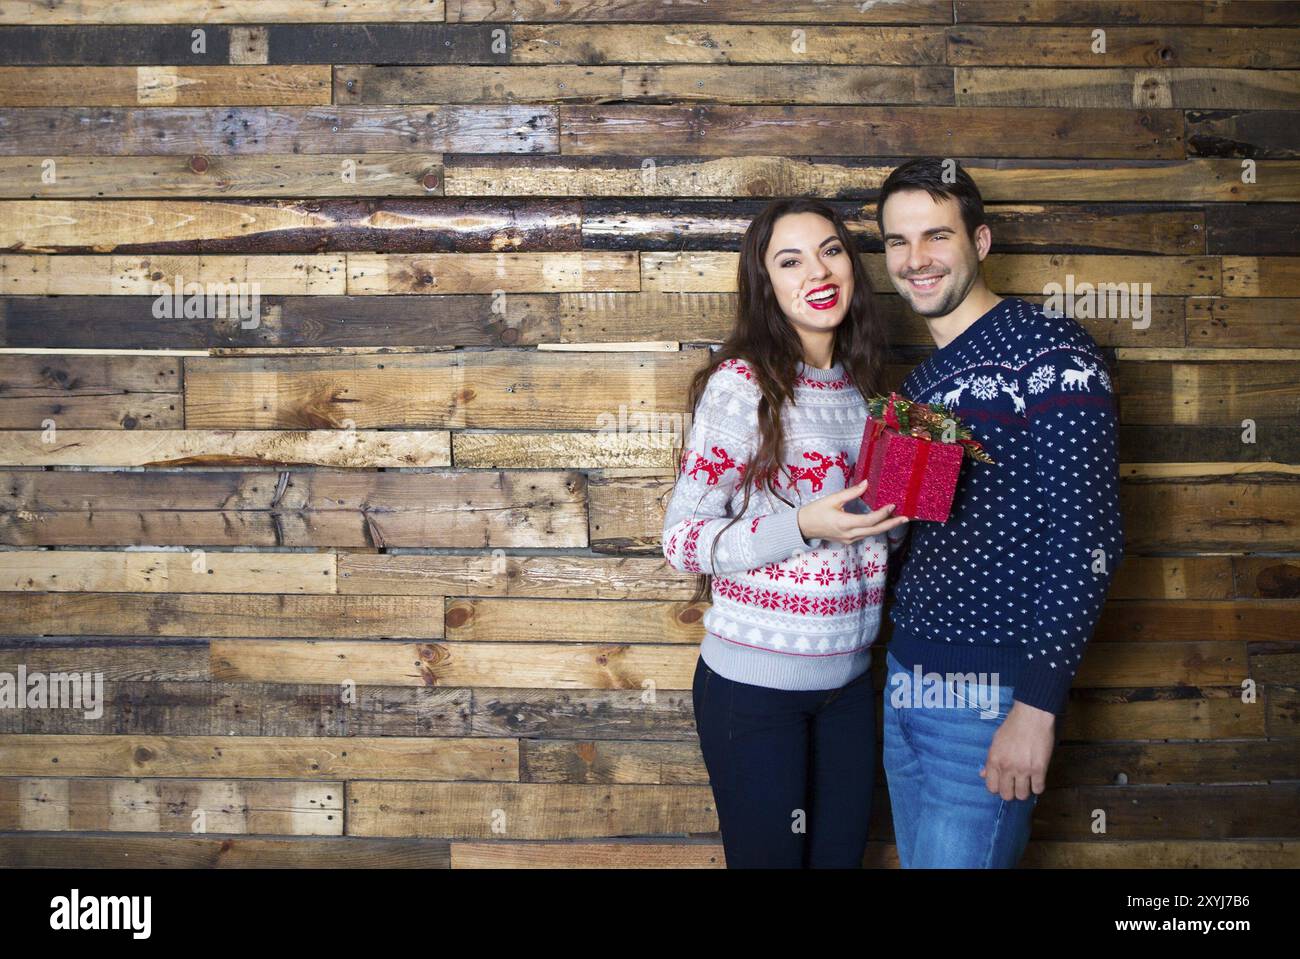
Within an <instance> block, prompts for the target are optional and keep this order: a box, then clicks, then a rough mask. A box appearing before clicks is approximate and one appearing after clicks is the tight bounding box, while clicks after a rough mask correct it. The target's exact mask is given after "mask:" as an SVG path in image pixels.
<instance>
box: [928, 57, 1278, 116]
mask: <svg viewBox="0 0 1300 959" xmlns="http://www.w3.org/2000/svg"><path fill="white" fill-rule="evenodd" d="M953 88H954V95H955V100H954V101H953V102H955V103H956V105H957V106H963V107H1001V106H1023V107H1069V108H1090V109H1111V110H1129V109H1134V110H1143V109H1150V110H1162V109H1169V108H1171V107H1174V108H1179V109H1199V110H1258V109H1262V108H1269V109H1275V110H1288V109H1291V108H1292V107H1293V106H1294V105H1295V103H1296V101H1297V99H1300V72H1296V71H1287V70H1269V71H1264V70H1234V69H1225V68H1207V67H1173V68H1158V69H1153V70H1140V69H1125V68H1112V69H1100V70H1098V69H1075V70H1070V69H1060V68H1053V69H1047V70H1042V69H1039V70H1033V69H1031V70H1026V69H1022V68H1020V67H957V68H956V69H955V70H954V77H953Z"/></svg>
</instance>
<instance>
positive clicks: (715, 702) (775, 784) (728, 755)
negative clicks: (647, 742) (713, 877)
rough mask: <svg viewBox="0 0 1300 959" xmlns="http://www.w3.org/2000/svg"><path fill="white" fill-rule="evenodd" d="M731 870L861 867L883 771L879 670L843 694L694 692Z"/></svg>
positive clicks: (721, 682) (719, 686)
mask: <svg viewBox="0 0 1300 959" xmlns="http://www.w3.org/2000/svg"><path fill="white" fill-rule="evenodd" d="M691 696H692V701H693V703H694V706H695V729H696V731H697V732H698V733H699V736H700V751H701V752H702V753H703V754H704V765H705V767H706V768H707V769H708V772H709V783H710V785H711V786H712V787H713V798H714V802H715V803H716V805H717V810H718V825H719V828H720V829H721V831H722V847H723V850H724V851H725V853H726V857H727V868H729V869H745V868H751V869H752V868H771V869H800V868H810V869H819V868H833V869H834V868H838V869H860V868H861V867H862V858H863V855H864V854H865V853H866V848H867V824H868V821H869V820H870V818H871V790H872V786H873V785H874V782H875V769H876V706H875V695H874V690H873V685H872V682H871V671H870V670H867V671H866V672H864V673H863V674H862V675H861V676H859V677H858V678H857V679H855V680H853V681H852V682H851V683H849V684H847V685H845V686H843V687H840V688H838V689H815V690H806V691H805V690H786V689H770V688H768V687H766V686H753V685H750V684H748V683H737V682H733V681H732V680H730V679H727V678H725V677H723V676H720V675H719V674H718V673H715V672H714V671H713V670H711V669H710V668H709V667H708V665H706V664H705V662H704V659H703V657H700V658H699V660H698V661H697V662H696V664H695V681H694V683H693V685H692V689H691Z"/></svg>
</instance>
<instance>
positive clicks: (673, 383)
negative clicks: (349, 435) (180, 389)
mask: <svg viewBox="0 0 1300 959" xmlns="http://www.w3.org/2000/svg"><path fill="white" fill-rule="evenodd" d="M707 352H708V351H707V350H689V351H683V352H680V353H606V354H592V355H585V356H583V357H582V358H581V359H580V360H577V359H575V358H574V357H572V356H567V355H564V354H557V353H545V352H506V351H501V352H486V353H459V352H458V353H427V354H394V355H383V354H380V355H373V356H357V357H333V356H311V357H285V358H262V357H249V358H241V357H219V358H195V357H191V358H189V361H188V362H187V365H186V368H185V372H186V390H185V416H186V423H187V424H188V425H190V426H191V427H193V428H216V429H225V428H251V429H273V428H277V427H278V426H279V425H286V426H287V425H290V424H292V425H293V426H308V425H310V426H313V427H338V426H340V425H342V424H343V421H344V420H345V419H350V420H352V421H353V422H354V423H355V425H356V427H357V428H358V429H366V428H380V427H390V428H391V427H401V428H410V427H425V426H429V427H446V428H454V429H461V428H468V429H481V428H487V429H493V428H510V427H516V428H532V429H537V428H550V429H598V428H600V427H601V426H602V425H603V424H604V423H606V422H607V419H601V418H600V415H601V414H602V413H604V414H607V415H608V416H613V417H614V418H615V422H621V421H622V420H621V418H620V415H621V414H620V410H626V413H627V415H628V416H631V415H632V414H636V413H644V414H647V415H648V414H652V413H653V414H661V413H671V412H674V411H683V410H684V406H685V402H686V387H687V382H688V380H689V378H690V376H691V375H692V374H693V373H694V372H695V371H696V370H697V369H698V368H699V367H700V366H701V365H702V364H703V363H704V362H705V360H706V359H707V355H706V354H707ZM579 367H580V368H581V370H582V375H581V376H575V375H574V372H575V370H577V369H578V368H579ZM266 396H275V397H276V401H275V403H274V405H271V404H267V403H265V402H263V399H262V398H263V397H266Z"/></svg>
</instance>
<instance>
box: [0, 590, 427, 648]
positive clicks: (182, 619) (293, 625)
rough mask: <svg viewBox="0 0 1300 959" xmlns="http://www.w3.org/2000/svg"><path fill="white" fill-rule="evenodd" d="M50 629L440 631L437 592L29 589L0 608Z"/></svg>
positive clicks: (297, 633) (101, 632)
mask: <svg viewBox="0 0 1300 959" xmlns="http://www.w3.org/2000/svg"><path fill="white" fill-rule="evenodd" d="M50 633H54V634H57V635H60V636H223V637H231V636H254V637H303V638H306V637H316V636H321V637H356V638H369V639H436V638H438V637H440V636H442V635H443V598H442V597H441V596H310V595H309V596H304V595H287V596H284V595H265V594H255V593H254V594H227V593H217V594H212V593H160V594H143V593H68V592H63V593H30V592H29V593H19V594H16V595H14V596H12V597H11V598H10V599H9V601H8V602H7V603H6V604H4V606H3V607H0V634H4V635H9V636H40V635H43V634H50Z"/></svg>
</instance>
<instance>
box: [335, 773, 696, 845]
mask: <svg viewBox="0 0 1300 959" xmlns="http://www.w3.org/2000/svg"><path fill="white" fill-rule="evenodd" d="M347 815H348V835H351V836H438V837H445V838H449V839H459V838H470V839H502V838H509V839H561V838H564V839H570V838H583V837H592V836H642V835H666V834H680V833H686V832H708V831H711V830H716V829H717V814H716V812H715V811H714V808H713V793H712V791H711V790H710V789H709V787H708V786H644V785H637V786H578V785H558V784H557V785H543V784H537V783H513V784H506V783H484V784H479V783H404V782H388V781H372V782H354V783H349V784H348V793H347Z"/></svg>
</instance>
